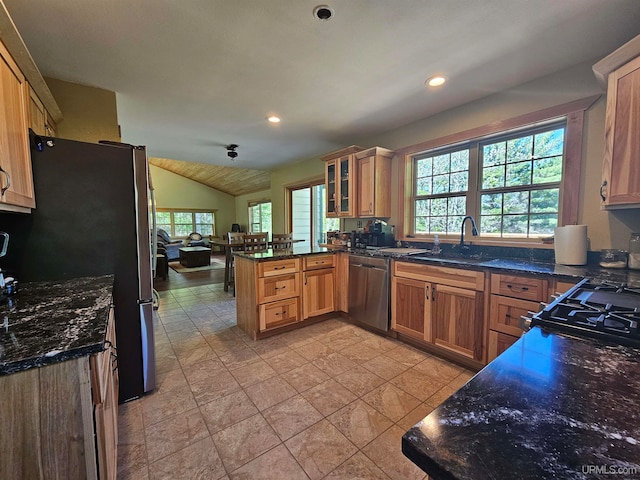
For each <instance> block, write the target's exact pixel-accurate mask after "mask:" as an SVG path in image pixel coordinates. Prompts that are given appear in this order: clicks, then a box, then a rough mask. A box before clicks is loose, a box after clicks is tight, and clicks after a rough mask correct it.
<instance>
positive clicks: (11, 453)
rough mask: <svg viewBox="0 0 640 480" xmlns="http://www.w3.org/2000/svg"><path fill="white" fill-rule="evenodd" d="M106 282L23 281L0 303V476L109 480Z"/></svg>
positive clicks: (113, 408) (110, 337)
mask: <svg viewBox="0 0 640 480" xmlns="http://www.w3.org/2000/svg"><path fill="white" fill-rule="evenodd" d="M112 289H113V276H112V275H106V276H101V277H86V278H78V279H73V280H66V281H55V282H34V283H25V284H22V285H21V287H20V291H19V292H18V293H17V294H16V295H14V296H11V297H3V298H2V301H3V302H2V304H1V305H0V318H2V319H3V321H2V323H0V405H2V422H1V423H0V478H69V479H73V478H78V479H81V478H98V474H99V475H100V478H115V468H116V451H117V437H118V435H117V398H118V387H117V382H118V379H117V368H115V367H116V366H117V355H116V353H115V330H114V322H113V313H112V312H113V310H112V308H111V301H112V300H111V297H112Z"/></svg>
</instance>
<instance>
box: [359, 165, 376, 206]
mask: <svg viewBox="0 0 640 480" xmlns="http://www.w3.org/2000/svg"><path fill="white" fill-rule="evenodd" d="M358 181H359V182H360V183H359V184H358V217H371V216H373V205H374V195H375V157H367V158H361V159H360V160H358Z"/></svg>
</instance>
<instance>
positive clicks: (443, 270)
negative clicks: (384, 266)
mask: <svg viewBox="0 0 640 480" xmlns="http://www.w3.org/2000/svg"><path fill="white" fill-rule="evenodd" d="M393 274H394V275H395V276H396V277H403V278H412V279H414V280H422V281H425V282H433V283H439V284H441V285H449V286H451V287H461V288H469V289H471V290H478V291H482V290H484V273H483V272H478V271H474V270H466V269H464V268H448V267H436V266H433V265H422V264H419V263H409V262H393Z"/></svg>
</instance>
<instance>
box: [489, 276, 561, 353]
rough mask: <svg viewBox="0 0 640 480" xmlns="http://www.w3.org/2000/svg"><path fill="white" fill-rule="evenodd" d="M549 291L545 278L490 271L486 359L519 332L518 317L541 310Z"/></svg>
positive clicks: (512, 341)
mask: <svg viewBox="0 0 640 480" xmlns="http://www.w3.org/2000/svg"><path fill="white" fill-rule="evenodd" d="M548 295H549V280H548V279H546V278H540V277H526V276H521V275H503V274H497V273H494V274H491V298H490V319H489V348H488V350H487V361H488V362H490V361H492V360H493V359H495V358H496V357H497V356H498V355H500V354H501V353H502V352H504V351H505V350H506V349H507V348H509V347H510V346H511V345H513V344H514V343H515V342H516V341H517V340H518V338H520V337H521V336H522V333H523V331H522V329H521V328H520V317H521V316H526V315H528V313H529V312H538V311H540V309H541V307H540V302H543V301H546V300H547V298H548Z"/></svg>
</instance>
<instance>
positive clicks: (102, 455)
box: [90, 308, 119, 480]
mask: <svg viewBox="0 0 640 480" xmlns="http://www.w3.org/2000/svg"><path fill="white" fill-rule="evenodd" d="M113 313H114V311H113V308H112V309H111V311H110V312H109V322H108V326H107V334H106V337H105V339H106V342H105V347H106V350H104V351H102V352H100V353H98V354H96V355H94V356H92V357H91V359H90V360H91V361H90V365H91V374H92V395H93V402H94V404H95V410H94V417H95V426H96V442H97V448H96V452H97V458H98V471H99V473H100V478H101V479H102V478H106V479H112V480H115V478H116V473H117V457H118V388H119V385H118V360H117V359H118V357H117V354H116V352H117V350H116V333H115V318H114V316H113Z"/></svg>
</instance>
